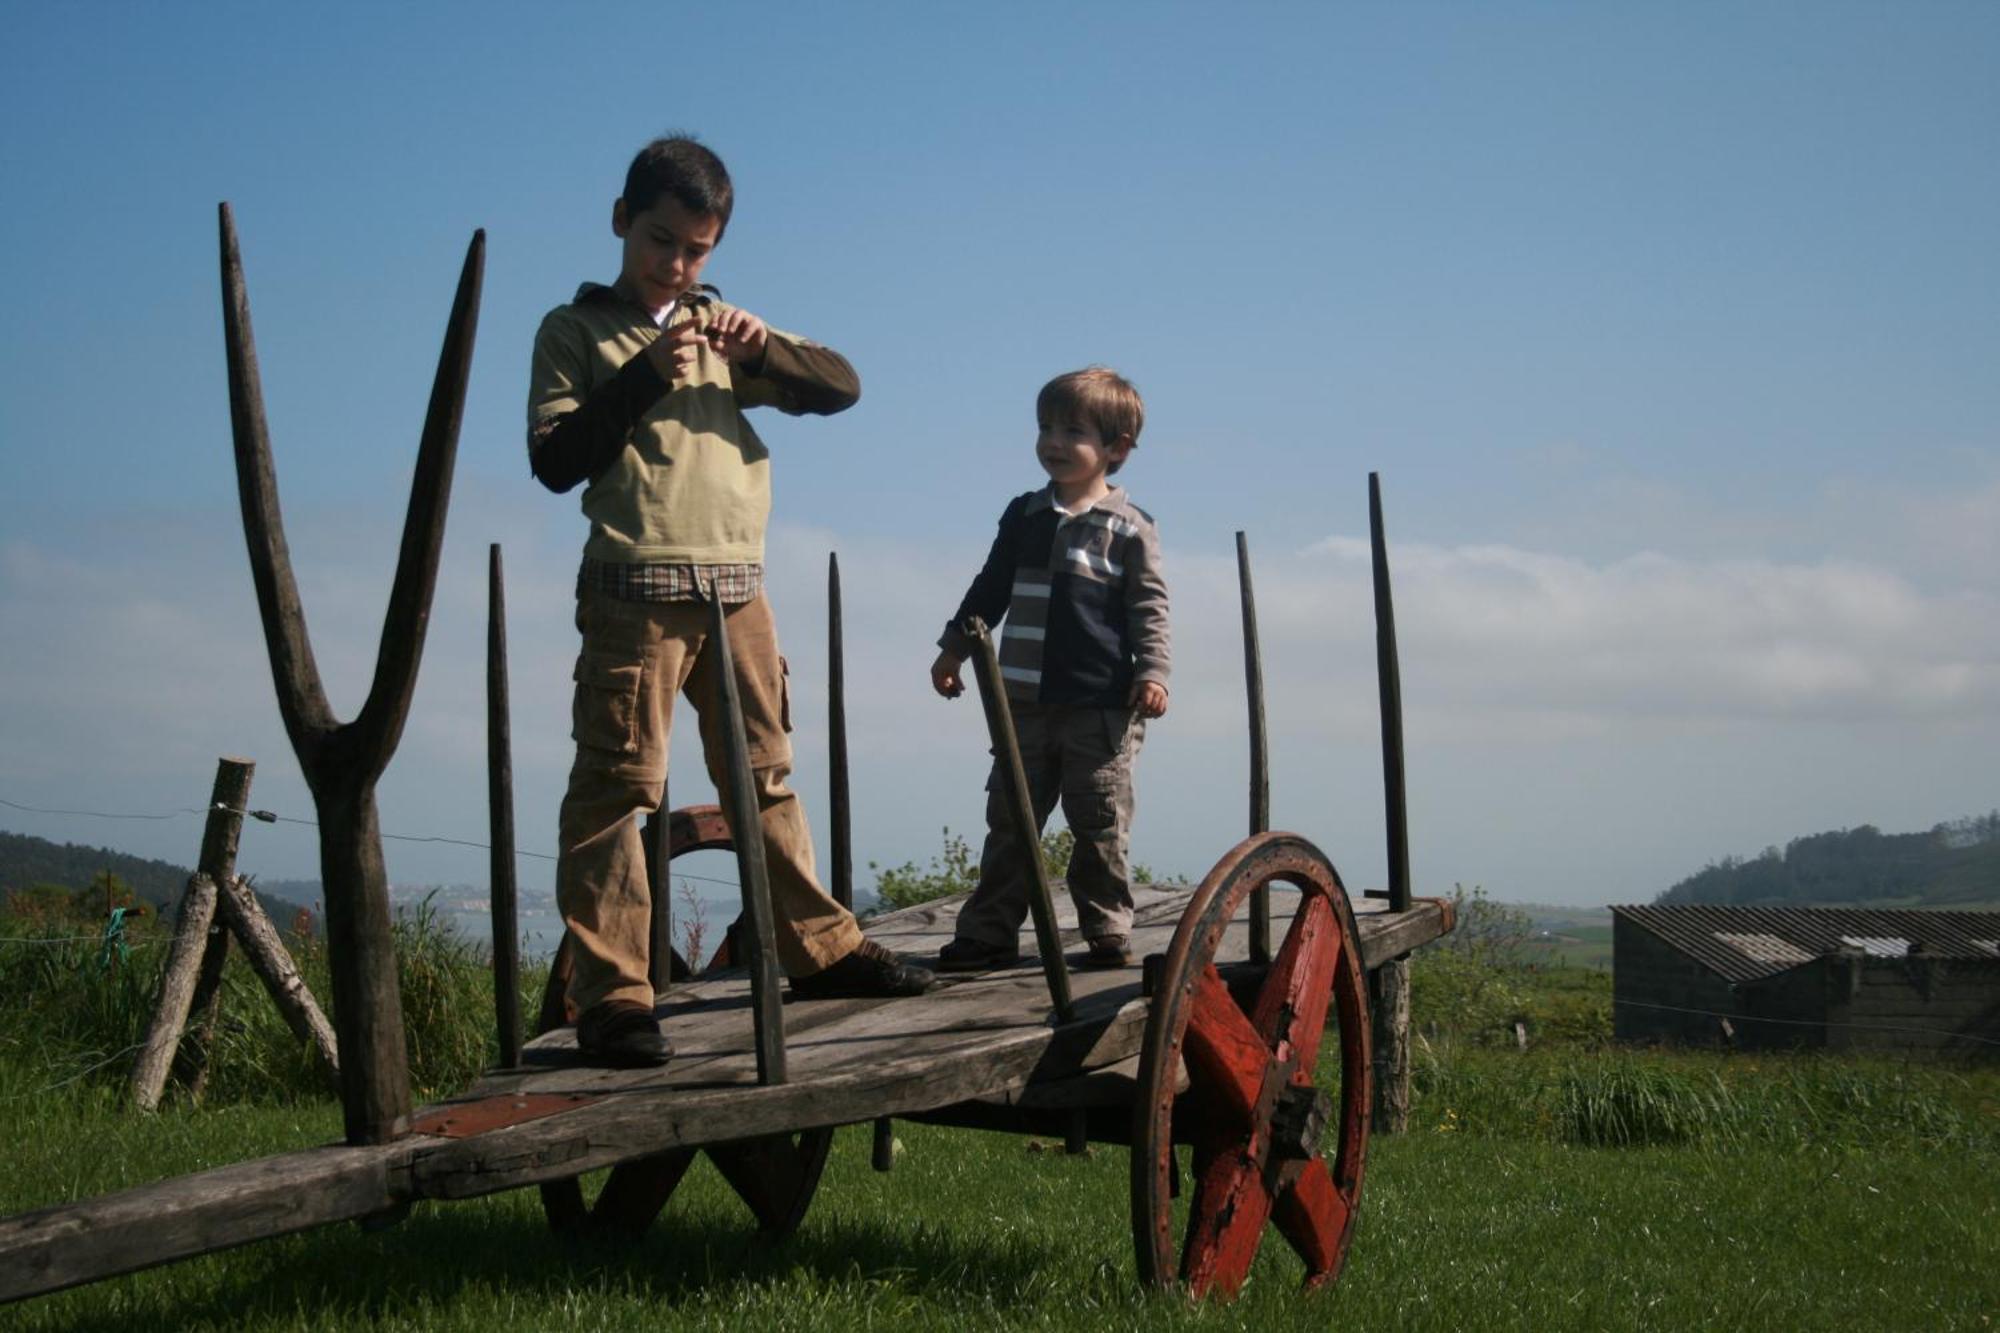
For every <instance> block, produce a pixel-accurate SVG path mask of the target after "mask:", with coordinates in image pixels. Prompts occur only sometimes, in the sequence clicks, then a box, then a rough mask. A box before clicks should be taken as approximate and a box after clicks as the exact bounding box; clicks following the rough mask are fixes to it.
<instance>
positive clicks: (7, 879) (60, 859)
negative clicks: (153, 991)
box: [0, 833, 193, 908]
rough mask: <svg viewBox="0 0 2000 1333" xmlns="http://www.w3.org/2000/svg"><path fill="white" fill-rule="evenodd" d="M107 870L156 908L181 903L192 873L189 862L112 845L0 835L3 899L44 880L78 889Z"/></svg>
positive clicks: (44, 881)
mask: <svg viewBox="0 0 2000 1333" xmlns="http://www.w3.org/2000/svg"><path fill="white" fill-rule="evenodd" d="M107 870H108V871H110V872H111V873H112V874H114V875H116V876H118V878H119V879H121V880H123V881H125V883H127V884H129V885H131V886H132V893H133V895H134V896H136V897H138V898H140V899H142V900H144V901H145V902H149V903H151V904H152V905H153V906H154V907H156V908H159V907H166V906H167V905H168V904H171V903H177V902H179V901H180V896H181V890H182V889H184V888H186V887H187V877H188V876H189V875H190V874H191V873H193V872H191V871H190V870H189V869H188V868H187V867H186V866H177V865H169V864H168V863H167V862H165V861H148V860H146V859H145V858H143V857H138V856H128V855H126V854H125V853H124V852H114V851H112V850H111V849H110V848H108V847H84V846H81V845H79V844H77V843H73V842H50V841H48V840H47V839H46V838H36V837H30V836H29V835H27V834H25V833H0V898H4V896H5V895H6V893H7V892H9V891H10V890H14V889H32V888H34V887H35V886H36V885H40V884H59V885H61V886H62V887H64V888H66V889H80V888H83V887H84V886H85V885H87V884H89V883H90V881H92V880H93V879H96V878H97V877H98V876H99V875H101V874H103V873H104V872H105V871H107Z"/></svg>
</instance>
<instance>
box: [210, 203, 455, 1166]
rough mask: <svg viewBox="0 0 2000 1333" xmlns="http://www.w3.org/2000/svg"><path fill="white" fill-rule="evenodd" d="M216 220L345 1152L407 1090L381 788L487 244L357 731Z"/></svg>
mask: <svg viewBox="0 0 2000 1333" xmlns="http://www.w3.org/2000/svg"><path fill="white" fill-rule="evenodd" d="M219 214H220V230H221V250H222V316H223V335H224V344H225V349H226V352H227V359H228V368H229V416H230V427H231V432H232V434H233V436H234V439H235V451H236V478H237V494H238V499H239V501H240V506H241V509H242V514H243V535H244V540H245V543H246V545H247V546H248V548H249V555H250V570H251V578H252V582H253V583H254V584H255V585H256V589H257V609H258V613H259V616H260V617H261V619H262V621H263V627H264V642H265V646H266V648H267V650H268V653H269V656H270V661H271V679H272V683H273V685H274V686H275V687H276V690H277V696H278V712H279V715H280V716H281V717H282V718H283V719H284V723H285V732H286V735H287V736H289V737H290V738H291V742H292V748H293V750H294V751H296V752H297V754H298V758H299V766H300V768H301V769H302V770H303V771H304V774H305V779H306V785H307V786H308V787H310V788H311V790H312V794H313V803H314V805H315V807H316V808H317V810H318V812H319V835H320V836H319V845H320V882H321V884H322V886H323V889H324V891H325V894H326V934H327V948H328V952H329V954H330V956H331V959H332V964H333V992H334V994H333V1000H334V1018H335V1022H336V1024H337V1026H338V1030H339V1034H340V1049H341V1070H342V1079H341V1102H342V1108H343V1111H344V1114H345V1119H346V1126H347V1138H348V1141H349V1142H350V1143H373V1142H380V1141H382V1140H385V1139H391V1138H395V1137H396V1136H397V1135H399V1134H401V1133H403V1132H404V1131H405V1129H406V1128H407V1124H408V1119H409V1112H410V1092H409V1074H408V1068H407V1063H408V1062H407V1060H406V1058H405V1048H404V1039H403V1026H402V1011H401V1005H400V1003H399V1001H398V997H397V990H396V960H395V958H394V956H393V948H392V945H391V942H390V932H389V924H390V912H389V894H388V875H387V872H386V870H385V869H384V867H383V864H382V833H381V827H380V823H379V819H378V816H377V814H376V809H375V784H376V782H377V780H378V779H379V778H380V777H381V775H382V772H383V770H384V769H385V768H386V767H387V766H388V763H389V760H390V758H391V756H393V755H394V754H395V750H396V743H397V741H398V740H400V739H401V737H402V732H403V724H404V722H405V721H406V720H407V719H408V717H409V711H410V698H411V695H412V694H413V693H414V691H415V689H416V683H417V665H418V663H419V661H420V660H421V659H422V656H423V647H424V636H425V631H426V629H427V628H428V626H429V623H430V607H431V594H432V592H433V591H434V589H435V588H436V585H437V567H438V554H439V550H440V548H441V547H442V545H443V542H444V524H445V513H446V510H447V508H448V505H449V501H450V495H451V474H452V466H453V462H454V460H455V457H456V454H457V449H458V429H459V423H460V420H461V418H462V416H463V412H464V406H465V386H466V380H467V377H468V375H469V373H470V370H471V364H472V342H473V330H474V328H475V326H476V325H477V323H478V318H479V288H480V278H481V274H482V272H483V269H484V264H485V252H486V237H485V233H484V232H476V233H474V235H473V238H472V243H471V245H470V246H469V247H468V248H467V251H466V257H465V266H464V268H463V269H462V270H461V271H460V274H459V281H458V290H457V293H456V295H455V296H454V298H453V301H452V310H451V315H450V317H449V319H448V320H447V323H446V328H445V337H444V347H443V350H442V352H441V353H440V355H439V358H438V367H437V374H436V376H435V378H434V379H433V381H432V387H431V398H430V405H429V408H428V411H427V413H426V415H425V419H424V427H423V434H422V437H421V440H420V441H419V443H418V446H417V464H416V470H415V474H414V475H413V477H412V479H411V483H410V503H409V508H408V511H407V512H406V514H405V517H404V522H403V538H402V545H401V549H400V551H399V553H398V556H397V561H396V574H395V578H394V581H393V583H392V584H391V586H390V590H389V607H388V612H387V614H386V615H385V616H384V617H383V625H382V640H381V644H380V647H379V649H378V651H377V655H376V659H375V674H374V677H373V679H372V681H371V682H370V685H369V690H368V698H367V700H366V702H364V703H363V704H362V706H361V711H360V713H359V714H358V715H356V717H355V719H354V720H353V721H352V722H346V723H343V722H341V721H340V720H339V719H338V718H337V717H335V716H334V712H333V708H332V706H331V704H329V703H328V701H327V697H326V691H325V689H324V687H323V686H322V685H321V683H320V675H319V668H318V666H317V665H316V664H315V663H314V660H313V652H312V642H311V638H310V636H309V635H308V633H307V630H306V620H305V611H304V609H303V607H302V606H301V604H300V601H299V594H298V585H297V582H296V580H295V579H294V578H293V575H292V565H291V554H290V550H289V548H288V547H287V545H286V542H285V532H284V522H283V518H282V516H281V514H280V512H279V505H278V485H277V476H276V470H275V468H274V466H273V463H272V457H271V440H270V431H269V427H268V424H267V421H266V417H265V413H264V397H263V387H262V383H261V380H260V377H259V374H258V370H257V349H256V340H255V338H254V337H253V335H252V333H251V327H250V302H249V296H248V293H247V291H246V288H245V286H244V281H243V262H242V258H241V255H240V254H239V252H238V247H237V243H236V225H235V221H234V219H233V217H232V216H231V213H230V209H229V205H227V204H223V205H221V207H220V210H219Z"/></svg>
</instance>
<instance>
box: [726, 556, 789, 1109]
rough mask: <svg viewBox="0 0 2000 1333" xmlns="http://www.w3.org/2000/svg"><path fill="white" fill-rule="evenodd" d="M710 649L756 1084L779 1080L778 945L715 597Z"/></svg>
mask: <svg viewBox="0 0 2000 1333" xmlns="http://www.w3.org/2000/svg"><path fill="white" fill-rule="evenodd" d="M709 608H710V611H711V615H710V617H709V635H708V636H709V641H710V644H709V646H710V648H711V650H712V651H713V652H714V653H715V670H716V673H717V675H718V676H720V677H721V681H722V726H723V741H724V746H723V758H724V760H725V761H726V762H725V763H724V779H725V780H726V781H727V783H728V790H726V791H725V792H723V793H722V795H723V808H724V809H725V810H726V811H728V813H729V833H730V841H731V842H734V843H735V844H736V870H737V878H738V879H740V880H741V881H742V888H743V918H744V920H745V921H746V922H748V924H749V926H750V929H749V930H747V931H745V932H743V936H744V938H743V939H741V940H740V941H738V942H739V943H741V944H742V945H744V946H746V947H745V948H744V950H743V952H741V953H739V954H737V955H735V959H736V961H738V962H740V963H743V964H744V965H745V966H746V967H747V969H748V971H749V973H750V999H751V1013H752V1015H753V1019H754V1022H755V1025H756V1038H757V1081H758V1082H759V1083H763V1084H772V1083H783V1082H784V1081H785V1011H784V1007H783V1006H784V997H783V996H781V995H780V994H779V993H778V981H779V978H778V943H777V936H776V933H775V932H774V930H773V928H772V924H771V877H770V871H769V869H768V868H767V867H766V865H765V862H764V820H763V814H762V807H761V806H760V805H759V804H758V801H757V790H756V786H755V785H754V781H753V779H752V777H751V770H750V740H749V737H748V736H747V735H746V734H745V732H744V730H743V700H742V697H741V695H740V693H739V692H738V690H737V688H736V659H735V657H734V655H733V654H732V653H731V652H730V650H729V627H728V623H727V612H726V611H725V609H724V608H723V605H722V599H721V597H719V596H716V597H712V599H711V600H710V602H709Z"/></svg>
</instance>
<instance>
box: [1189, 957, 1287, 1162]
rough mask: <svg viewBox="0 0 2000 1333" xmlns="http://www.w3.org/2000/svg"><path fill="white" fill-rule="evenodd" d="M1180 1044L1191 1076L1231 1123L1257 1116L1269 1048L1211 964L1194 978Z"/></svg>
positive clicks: (1241, 1123)
mask: <svg viewBox="0 0 2000 1333" xmlns="http://www.w3.org/2000/svg"><path fill="white" fill-rule="evenodd" d="M1182 1049H1183V1055H1184V1058H1185V1059H1186V1060H1187V1066H1188V1079H1189V1082H1190V1083H1191V1084H1192V1085H1193V1086H1194V1087H1195V1088H1199V1089H1200V1090H1201V1092H1202V1094H1203V1095H1204V1096H1206V1097H1208V1098H1209V1099H1211V1101H1212V1102H1213V1103H1214V1105H1215V1107H1216V1109H1217V1110H1218V1111H1219V1112H1221V1113H1222V1114H1223V1115H1225V1116H1226V1117H1227V1118H1228V1119H1229V1120H1230V1121H1231V1122H1232V1123H1234V1124H1237V1125H1238V1126H1240V1127H1247V1126H1249V1125H1250V1124H1251V1123H1252V1122H1253V1121H1254V1119H1255V1118H1256V1112H1257V1098H1258V1096H1259V1094H1260V1093H1261V1092H1262V1091H1263V1087H1264V1071H1265V1069H1267V1068H1268V1067H1269V1066H1270V1063H1271V1049H1270V1047H1268V1046H1266V1045H1265V1044H1264V1040H1263V1038H1261V1037H1259V1036H1258V1035H1257V1029H1256V1028H1254V1027H1252V1026H1250V1020H1249V1018H1248V1017H1247V1016H1245V1014H1244V1013H1243V1011H1242V1010H1241V1009H1239V1008H1237V1007H1236V1001H1235V1000H1234V999H1232V998H1230V995H1229V988H1228V987H1227V986H1225V985H1223V984H1222V978H1221V977H1220V976H1218V975H1217V974H1216V971H1215V968H1214V967H1213V966H1212V965H1211V966H1209V967H1206V968H1203V969H1202V972H1201V976H1200V977H1199V978H1198V979H1197V980H1196V981H1195V987H1194V995H1193V997H1192V999H1191V1000H1190V1003H1189V1006H1188V1025H1187V1038H1186V1041H1185V1043H1184V1044H1183V1048H1182Z"/></svg>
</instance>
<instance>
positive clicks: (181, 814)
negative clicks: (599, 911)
mask: <svg viewBox="0 0 2000 1333" xmlns="http://www.w3.org/2000/svg"><path fill="white" fill-rule="evenodd" d="M0 806H6V807H7V808H8V809H9V810H20V811H23V812H25V813H28V814H34V815H69V816H75V817H78V818H84V819H143V820H164V819H184V818H188V817H190V816H196V817H200V818H203V819H206V818H207V817H208V815H209V813H210V810H209V808H208V807H206V806H191V805H189V806H179V807H176V808H174V809H169V810H165V811H160V812H158V813H148V814H132V813H120V812H116V811H110V810H69V809H59V808H55V807H50V806H39V805H25V804H23V803H21V802H19V801H10V800H8V799H6V798H5V797H0ZM214 809H215V810H219V811H222V812H225V813H228V814H234V815H242V816H243V817H244V818H246V819H254V820H256V821H257V822H258V823H260V824H296V825H299V826H301V827H304V828H318V827H319V821H318V820H316V819H302V818H300V817H298V816H296V815H281V814H278V813H277V812H276V811H272V810H251V809H242V808H239V807H235V806H229V805H224V804H222V803H221V802H219V801H218V802H217V803H216V804H215V806H214ZM382 837H383V839H384V840H385V841H389V842H415V843H442V844H444V845H447V846H451V847H466V848H471V849H473V850H477V851H482V852H490V851H492V850H493V845H492V844H491V843H485V842H480V841H478V840H476V839H472V838H453V837H447V836H445V835H444V834H441V833H386V832H385V833H383V834H382ZM514 855H515V856H516V857H517V858H520V857H525V858H527V859H528V860H531V861H550V862H553V861H555V860H556V857H555V856H554V855H552V854H551V853H548V852H532V851H526V850H523V849H521V848H516V849H515V850H514ZM674 878H675V879H692V880H698V881H700V882H701V883H704V884H720V885H723V886H724V887H726V888H731V889H733V888H736V887H737V882H736V881H735V880H733V879H717V878H715V877H714V876H712V875H695V874H689V873H687V872H684V871H679V870H677V871H675V872H674Z"/></svg>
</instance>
